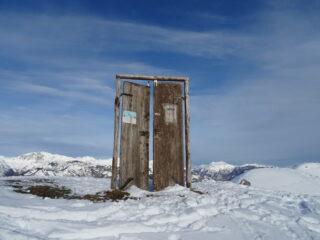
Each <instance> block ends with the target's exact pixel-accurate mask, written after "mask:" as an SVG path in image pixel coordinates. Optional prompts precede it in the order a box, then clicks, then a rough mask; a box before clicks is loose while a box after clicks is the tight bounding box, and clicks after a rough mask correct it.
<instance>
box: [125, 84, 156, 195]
mask: <svg viewBox="0 0 320 240" xmlns="http://www.w3.org/2000/svg"><path fill="white" fill-rule="evenodd" d="M122 97H123V99H122V121H121V140H120V141H121V142H120V188H123V187H124V185H126V186H125V187H126V188H127V187H130V186H131V185H136V186H137V187H139V188H142V189H146V190H147V189H148V172H149V115H150V110H149V107H150V88H149V87H147V86H144V85H139V84H136V83H132V82H124V86H123V95H122ZM125 111H129V112H134V113H136V122H135V123H134V122H132V123H128V122H125V120H124V118H123V115H124V112H125Z"/></svg>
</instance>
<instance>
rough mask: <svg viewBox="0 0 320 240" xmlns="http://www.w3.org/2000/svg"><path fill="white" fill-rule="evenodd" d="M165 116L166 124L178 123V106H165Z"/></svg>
mask: <svg viewBox="0 0 320 240" xmlns="http://www.w3.org/2000/svg"><path fill="white" fill-rule="evenodd" d="M163 108H164V115H165V117H164V118H165V122H166V123H176V122H177V105H175V104H164V105H163Z"/></svg>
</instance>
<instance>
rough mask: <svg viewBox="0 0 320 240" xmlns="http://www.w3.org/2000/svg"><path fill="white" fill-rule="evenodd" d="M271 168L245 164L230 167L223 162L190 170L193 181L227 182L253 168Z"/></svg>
mask: <svg viewBox="0 0 320 240" xmlns="http://www.w3.org/2000/svg"><path fill="white" fill-rule="evenodd" d="M270 167H272V166H266V165H258V164H245V165H241V166H235V165H231V164H228V163H225V162H212V163H210V164H208V165H200V166H198V167H195V168H193V169H192V175H193V181H194V182H198V181H202V180H204V179H213V180H216V181H229V180H231V179H233V178H234V177H236V176H238V175H240V174H242V173H244V172H247V171H249V170H252V169H255V168H270Z"/></svg>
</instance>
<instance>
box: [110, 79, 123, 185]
mask: <svg viewBox="0 0 320 240" xmlns="http://www.w3.org/2000/svg"><path fill="white" fill-rule="evenodd" d="M120 81H121V80H120V78H117V79H116V98H115V101H114V135H113V136H114V138H113V158H112V177H111V189H116V182H117V171H118V142H119V138H118V135H119V112H120Z"/></svg>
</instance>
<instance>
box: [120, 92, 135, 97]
mask: <svg viewBox="0 0 320 240" xmlns="http://www.w3.org/2000/svg"><path fill="white" fill-rule="evenodd" d="M122 96H128V97H133V95H132V94H131V93H121V94H120V97H122Z"/></svg>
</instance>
